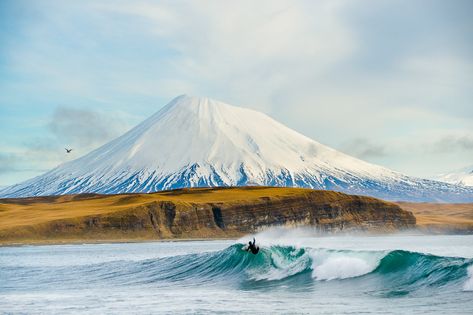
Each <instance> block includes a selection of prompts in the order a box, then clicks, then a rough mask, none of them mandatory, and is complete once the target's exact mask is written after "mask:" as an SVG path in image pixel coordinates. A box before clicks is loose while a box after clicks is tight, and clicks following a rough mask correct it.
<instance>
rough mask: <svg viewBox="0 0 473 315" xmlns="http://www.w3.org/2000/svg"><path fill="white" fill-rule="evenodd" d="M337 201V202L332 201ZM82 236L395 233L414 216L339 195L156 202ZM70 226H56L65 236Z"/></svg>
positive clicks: (98, 223) (99, 223) (92, 221)
mask: <svg viewBox="0 0 473 315" xmlns="http://www.w3.org/2000/svg"><path fill="white" fill-rule="evenodd" d="M332 199H333V198H332ZM77 223H78V224H76V225H75V226H74V227H73V229H74V230H76V231H77V230H82V231H83V232H89V233H94V232H99V231H100V232H102V233H103V232H106V231H116V232H118V231H120V232H126V233H134V232H140V234H143V233H144V234H145V235H150V237H154V238H157V239H161V238H181V237H182V238H186V237H209V236H214V237H224V236H235V235H241V234H245V233H252V232H255V231H258V230H261V229H263V228H265V227H269V226H303V225H306V226H314V227H316V228H317V229H318V230H320V231H327V232H337V231H349V230H364V231H368V230H376V231H395V230H399V229H408V228H413V227H414V226H415V224H416V219H415V217H414V215H412V213H411V212H408V211H404V210H402V209H401V208H400V207H399V206H397V205H395V204H392V203H387V202H384V201H381V200H378V199H375V198H369V197H360V196H349V195H344V194H339V196H338V198H335V199H334V200H326V199H324V198H321V195H320V193H319V192H314V193H311V194H307V195H306V196H295V197H284V198H270V197H264V198H260V199H258V200H257V201H256V202H255V201H252V202H247V203H246V202H238V203H223V202H222V203H205V204H202V203H199V204H193V203H190V204H180V203H173V202H170V201H154V202H151V203H148V204H144V205H142V206H139V207H135V208H132V209H128V210H126V211H122V212H120V213H112V214H109V215H101V216H93V217H88V218H84V220H83V221H82V222H77ZM69 229H71V226H70V225H68V224H64V225H62V226H56V229H55V230H56V231H57V232H59V233H61V232H62V233H67V231H68V230H69Z"/></svg>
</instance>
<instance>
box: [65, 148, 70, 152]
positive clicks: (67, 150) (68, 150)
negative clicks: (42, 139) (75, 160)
mask: <svg viewBox="0 0 473 315" xmlns="http://www.w3.org/2000/svg"><path fill="white" fill-rule="evenodd" d="M64 150H66V153H71V151H72V149H68V148H64Z"/></svg>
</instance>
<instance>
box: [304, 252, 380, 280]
mask: <svg viewBox="0 0 473 315" xmlns="http://www.w3.org/2000/svg"><path fill="white" fill-rule="evenodd" d="M311 256H312V261H313V264H312V269H313V271H312V276H313V277H314V278H315V279H316V280H335V279H347V278H354V277H359V276H362V275H365V274H368V273H370V272H372V271H373V270H375V269H376V267H377V266H378V265H379V262H380V259H381V257H382V256H383V254H381V253H373V252H372V253H363V252H328V251H314V252H313V253H312V255H311Z"/></svg>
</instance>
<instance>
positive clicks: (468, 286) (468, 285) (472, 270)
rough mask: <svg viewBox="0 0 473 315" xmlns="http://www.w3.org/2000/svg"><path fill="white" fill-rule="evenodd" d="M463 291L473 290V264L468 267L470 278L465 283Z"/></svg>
mask: <svg viewBox="0 0 473 315" xmlns="http://www.w3.org/2000/svg"><path fill="white" fill-rule="evenodd" d="M463 291H473V266H470V267H468V280H466V282H465V284H464V285H463Z"/></svg>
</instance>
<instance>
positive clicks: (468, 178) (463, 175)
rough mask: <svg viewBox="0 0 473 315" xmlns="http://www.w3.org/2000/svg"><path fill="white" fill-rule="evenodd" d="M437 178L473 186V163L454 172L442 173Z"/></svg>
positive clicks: (451, 182)
mask: <svg viewBox="0 0 473 315" xmlns="http://www.w3.org/2000/svg"><path fill="white" fill-rule="evenodd" d="M435 179H437V180H439V181H442V182H446V183H450V184H455V185H464V186H473V165H471V166H469V167H465V168H462V169H459V170H457V171H454V172H452V173H448V174H440V175H438V176H437V177H436V178H435Z"/></svg>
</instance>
